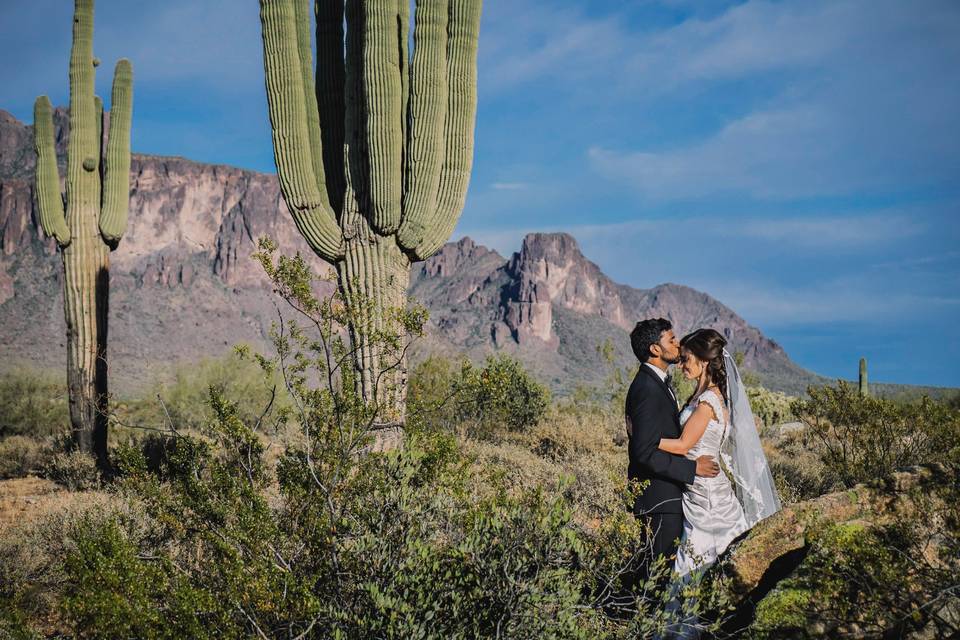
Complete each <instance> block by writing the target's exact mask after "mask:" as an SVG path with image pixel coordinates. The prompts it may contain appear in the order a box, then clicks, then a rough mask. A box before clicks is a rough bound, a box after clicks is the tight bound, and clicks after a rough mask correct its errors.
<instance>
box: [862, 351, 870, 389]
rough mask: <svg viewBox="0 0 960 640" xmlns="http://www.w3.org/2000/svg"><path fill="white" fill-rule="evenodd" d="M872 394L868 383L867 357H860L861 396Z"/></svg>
mask: <svg viewBox="0 0 960 640" xmlns="http://www.w3.org/2000/svg"><path fill="white" fill-rule="evenodd" d="M869 395H870V387H869V386H868V383H867V359H866V358H860V397H862V398H866V397H867V396H869Z"/></svg>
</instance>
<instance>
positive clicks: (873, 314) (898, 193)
mask: <svg viewBox="0 0 960 640" xmlns="http://www.w3.org/2000/svg"><path fill="white" fill-rule="evenodd" d="M71 11H72V3H71V2H69V1H68V0H56V1H53V0H4V1H3V3H2V4H0V55H2V56H3V59H4V60H6V61H7V63H6V65H5V68H4V70H3V76H2V80H3V81H2V82H0V108H3V109H6V110H8V111H11V112H13V113H14V115H16V116H17V117H19V118H20V119H22V120H25V121H30V120H31V119H32V115H31V114H32V104H33V99H34V97H35V96H36V95H38V94H42V93H46V94H48V95H50V97H51V99H52V100H53V101H54V102H55V103H58V104H65V103H66V101H67V95H68V84H67V60H68V57H69V46H70V15H71ZM480 48H481V50H480V62H479V63H480V71H479V77H480V79H479V95H480V100H479V108H478V120H477V138H476V158H475V164H474V173H473V178H472V182H471V187H470V193H469V196H468V199H467V205H466V207H465V210H464V214H463V217H462V219H461V224H460V226H459V228H458V230H457V232H456V234H455V235H456V236H460V235H464V234H467V235H470V236H471V237H473V238H475V239H476V240H477V241H479V242H482V243H484V244H487V245H489V246H492V247H494V248H496V249H497V250H499V251H500V252H501V253H504V254H505V255H508V254H509V253H510V252H512V251H515V250H516V249H517V248H518V247H519V243H520V240H521V238H522V237H523V235H524V234H525V233H527V232H529V231H567V232H570V233H572V234H573V235H574V236H576V237H577V238H578V240H579V241H580V243H581V245H582V247H583V250H584V253H585V254H586V255H587V257H589V258H590V259H592V260H593V261H595V262H596V263H598V264H599V265H600V267H601V268H602V269H603V270H604V271H605V272H607V273H608V274H609V275H610V276H612V277H613V278H614V279H616V280H618V281H620V282H624V283H627V284H631V285H634V286H637V287H649V286H652V285H655V284H658V283H661V282H677V283H682V284H686V285H689V286H692V287H695V288H698V289H701V290H704V291H706V292H708V293H710V294H712V295H714V296H715V297H717V298H718V299H720V300H721V301H723V302H724V303H726V304H727V305H728V306H730V307H732V308H733V309H734V310H735V311H737V312H738V313H740V314H741V315H742V316H744V317H745V318H746V319H747V320H748V321H749V322H751V323H752V324H754V325H756V326H758V327H760V328H761V329H762V330H763V331H764V332H765V333H766V334H767V335H769V336H771V337H773V338H774V339H776V340H778V341H779V342H780V343H781V344H783V346H784V347H785V348H786V350H787V352H788V353H789V354H790V355H791V356H792V357H793V358H794V359H795V360H796V361H797V362H799V363H800V364H801V365H803V366H805V367H807V368H810V369H812V370H814V371H816V372H818V373H822V374H824V375H828V376H834V377H847V378H851V377H855V375H856V368H857V360H858V358H859V357H860V356H866V357H867V358H868V359H869V360H870V368H871V379H873V380H877V381H889V382H903V383H917V384H934V385H945V386H960V365H958V364H957V363H960V340H958V339H957V337H956V336H957V333H956V332H957V326H958V321H960V117H958V116H960V75H958V73H957V69H958V68H960V3H958V2H955V1H954V0H921V1H919V2H902V1H900V0H897V1H888V0H827V1H817V0H804V1H796V2H752V1H751V2H738V3H728V2H717V1H712V0H707V1H702V2H686V1H685V0H661V1H659V2H655V1H638V2H623V1H610V2H601V1H599V0H590V1H589V2H587V1H583V2H579V3H576V2H564V1H561V0H510V1H507V0H487V2H486V3H485V7H484V18H483V25H482V32H481V43H480ZM95 51H96V52H97V55H98V56H99V57H100V58H101V59H103V61H104V65H103V66H102V67H101V73H100V74H99V78H98V85H99V92H100V93H101V95H104V96H108V95H109V82H110V76H111V70H112V67H113V64H114V63H115V61H116V59H117V58H118V57H120V56H126V57H129V58H131V60H132V61H133V64H134V73H135V106H134V130H133V146H134V149H135V150H136V151H139V152H144V153H157V154H169V155H182V156H186V157H189V158H193V159H196V160H201V161H208V162H220V163H226V164H233V165H238V166H243V167H249V168H254V169H259V170H262V171H273V156H272V149H271V146H270V135H269V128H268V120H267V114H266V99H265V96H264V89H263V75H262V74H263V71H262V63H261V44H260V25H259V17H258V12H257V7H256V3H255V2H252V1H251V2H243V3H241V2H236V1H235V0H211V1H206V2H205V1H200V0H169V1H168V2H164V3H140V2H128V1H120V0H110V1H108V0H100V1H99V2H98V3H97V15H96V36H95Z"/></svg>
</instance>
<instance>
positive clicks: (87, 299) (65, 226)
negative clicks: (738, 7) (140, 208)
mask: <svg viewBox="0 0 960 640" xmlns="http://www.w3.org/2000/svg"><path fill="white" fill-rule="evenodd" d="M97 64H98V61H97V60H96V59H95V58H94V57H93V0H76V1H75V3H74V14H73V47H72V49H71V52H70V141H69V143H68V145H67V176H66V197H65V198H64V197H63V196H61V194H60V178H59V175H58V169H57V156H56V148H55V145H54V129H53V118H52V110H51V106H50V100H49V99H48V98H47V96H40V97H39V98H37V101H36V103H35V104H34V112H33V118H34V135H35V142H36V150H37V204H38V207H39V210H40V224H41V226H42V227H43V230H44V232H45V233H46V234H47V235H48V236H51V237H54V238H56V240H57V244H58V245H59V247H60V249H61V254H62V258H63V275H64V279H63V280H64V288H63V297H64V314H65V316H66V321H67V389H68V393H69V398H70V422H71V426H72V429H73V443H74V446H75V447H76V448H78V449H79V450H81V451H85V452H88V453H91V454H93V455H95V456H96V458H97V464H98V465H99V467H100V468H101V470H104V471H105V470H107V469H108V459H107V415H106V403H107V309H108V304H109V294H110V290H109V285H110V282H109V268H110V258H109V254H110V251H111V250H112V249H115V248H116V247H117V244H118V243H119V242H120V238H121V237H122V236H123V232H124V230H125V229H126V225H127V208H128V205H129V200H130V120H131V112H132V101H133V89H132V84H133V72H132V70H131V67H130V62H129V61H127V60H120V61H119V62H117V66H116V70H115V72H114V78H113V90H112V96H111V98H112V107H111V109H112V111H111V117H110V128H109V141H108V142H107V145H106V149H104V145H103V118H104V114H103V104H102V102H101V100H100V98H99V97H97V96H94V93H93V87H94V74H95V67H96V66H97ZM64 201H65V202H66V214H64Z"/></svg>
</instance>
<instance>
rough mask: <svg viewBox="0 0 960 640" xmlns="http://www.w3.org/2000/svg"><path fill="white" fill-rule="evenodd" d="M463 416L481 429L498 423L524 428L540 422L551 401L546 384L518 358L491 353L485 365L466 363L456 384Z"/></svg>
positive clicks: (495, 425)
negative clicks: (469, 364)
mask: <svg viewBox="0 0 960 640" xmlns="http://www.w3.org/2000/svg"><path fill="white" fill-rule="evenodd" d="M456 392H457V399H458V403H457V405H458V410H459V415H460V418H461V420H464V421H473V422H474V425H475V429H477V430H478V431H480V432H485V431H489V430H492V429H495V428H496V427H497V426H499V425H503V426H506V427H507V428H508V429H512V430H522V429H527V428H529V427H532V426H533V425H535V424H537V421H538V420H540V418H541V417H542V416H543V414H544V412H545V411H546V409H547V405H548V403H549V392H548V391H547V389H546V387H544V386H543V385H542V384H540V383H539V382H537V381H536V380H534V378H533V376H531V375H530V373H529V372H528V371H527V370H526V369H524V368H523V365H522V364H520V362H519V361H517V360H514V359H513V358H510V357H509V356H504V355H498V356H489V357H487V361H486V363H485V364H484V366H483V367H482V368H480V369H476V368H474V367H471V366H465V367H464V369H463V370H462V371H461V373H460V379H459V380H458V382H457V387H456Z"/></svg>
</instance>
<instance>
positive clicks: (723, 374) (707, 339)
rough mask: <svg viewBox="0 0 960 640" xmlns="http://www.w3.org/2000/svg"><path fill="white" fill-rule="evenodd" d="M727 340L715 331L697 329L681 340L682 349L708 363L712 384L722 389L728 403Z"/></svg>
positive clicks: (724, 398)
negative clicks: (724, 361) (725, 361)
mask: <svg viewBox="0 0 960 640" xmlns="http://www.w3.org/2000/svg"><path fill="white" fill-rule="evenodd" d="M725 346H727V341H726V339H725V338H724V337H723V336H722V335H720V333H719V332H718V331H716V330H715V329H697V330H696V331H694V332H693V333H688V334H687V335H685V336H683V339H682V340H680V348H681V349H686V350H687V351H689V352H690V353H692V354H693V355H695V356H696V357H697V358H699V359H700V360H704V361H706V363H707V374H708V375H709V376H710V382H712V383H713V384H715V385H717V386H718V387H719V388H720V394H721V395H722V396H723V401H724V402H727V368H726V367H725V366H724V364H723V348H724V347H725Z"/></svg>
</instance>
